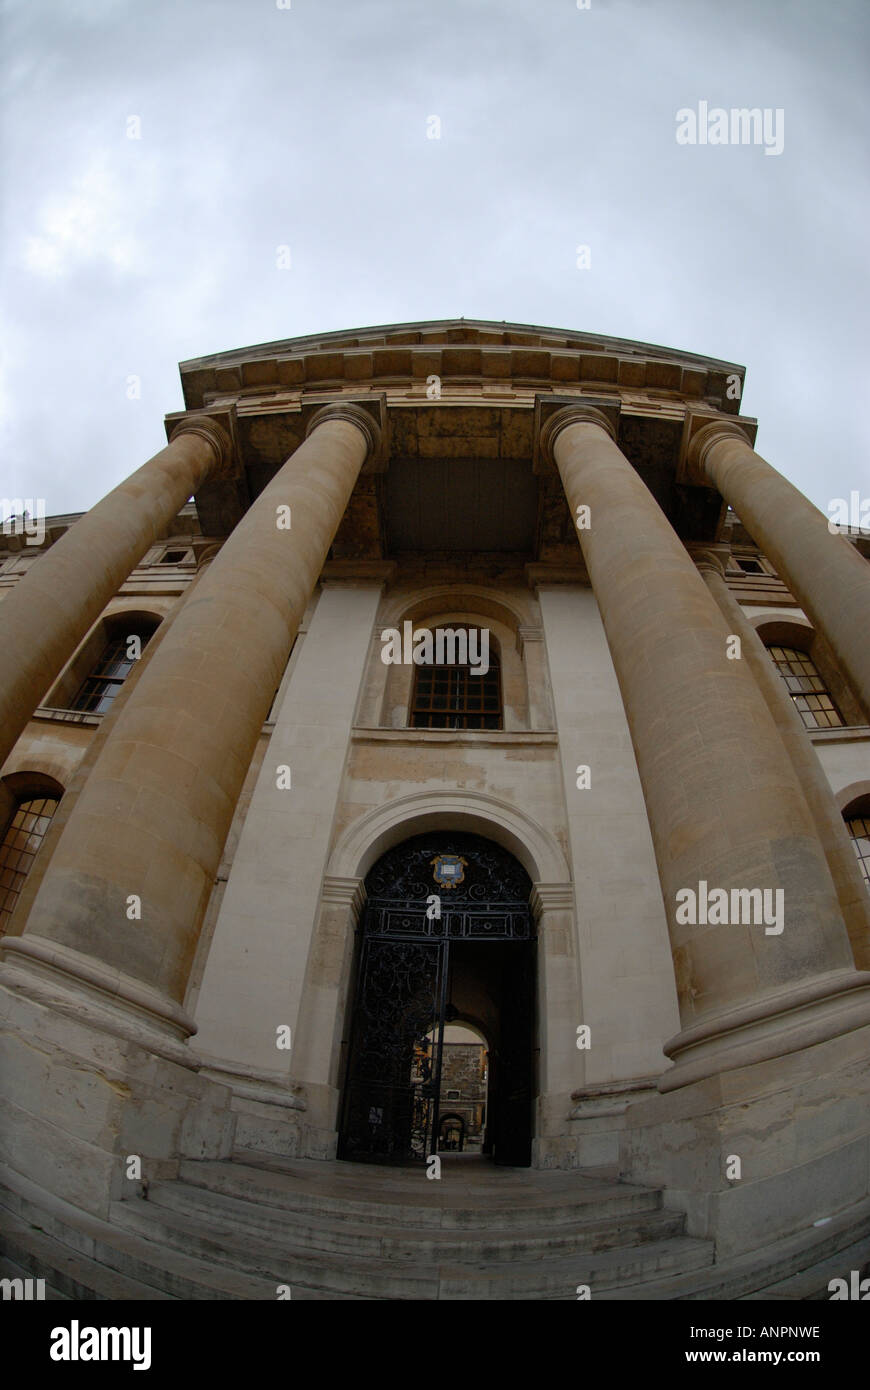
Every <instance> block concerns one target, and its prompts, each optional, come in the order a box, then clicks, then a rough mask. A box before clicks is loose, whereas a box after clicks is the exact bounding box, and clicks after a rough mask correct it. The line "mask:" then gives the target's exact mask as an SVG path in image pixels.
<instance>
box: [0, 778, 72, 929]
mask: <svg viewBox="0 0 870 1390" xmlns="http://www.w3.org/2000/svg"><path fill="white" fill-rule="evenodd" d="M57 800H58V799H57V797H56V796H43V797H37V798H36V799H35V800H32V801H22V802H20V803H19V806H18V810H17V811H16V812H15V815H14V816H13V817H12V821H11V823H10V825H9V829H8V830H7V831H6V834H5V835H4V837H3V843H2V845H0V936H2V935H3V933H4V932H5V931H6V928H7V926H8V924H9V918H10V917H11V916H12V909H13V908H14V906H15V904H16V902H17V901H18V894H19V893H20V892H21V889H22V887H23V885H24V880H25V879H26V878H27V875H28V873H29V872H30V866H31V864H32V863H33V857H34V855H35V854H36V851H37V850H38V849H39V846H40V845H41V844H42V837H43V836H44V834H45V832H46V830H47V829H48V827H49V825H50V823H51V818H52V816H53V815H54V812H55V808H56V806H57Z"/></svg>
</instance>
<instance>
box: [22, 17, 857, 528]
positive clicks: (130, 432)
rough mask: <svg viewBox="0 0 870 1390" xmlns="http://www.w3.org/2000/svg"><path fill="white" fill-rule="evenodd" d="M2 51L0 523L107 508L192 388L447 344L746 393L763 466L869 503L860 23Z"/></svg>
mask: <svg viewBox="0 0 870 1390" xmlns="http://www.w3.org/2000/svg"><path fill="white" fill-rule="evenodd" d="M0 50H2V59H0V190H2V250H0V315H2V340H0V341H2V349H0V351H2V356H0V498H9V499H14V498H19V497H20V498H25V499H26V498H42V499H44V506H45V511H46V513H47V514H48V515H58V514H62V513H65V512H69V511H82V510H84V509H86V508H87V507H89V506H91V505H93V503H94V502H96V501H97V500H98V499H99V498H100V497H101V496H102V495H104V494H105V492H107V491H108V490H109V489H110V488H112V487H113V486H115V485H116V484H117V483H118V482H120V481H121V480H122V479H123V478H124V477H125V476H126V475H127V474H128V473H130V472H132V471H133V470H134V469H135V468H138V467H139V466H140V465H141V464H142V463H144V462H145V460H146V459H147V458H148V457H150V456H151V455H152V454H153V453H155V452H156V451H157V450H158V449H160V448H162V447H163V445H164V444H165V432H164V428H163V416H164V414H165V413H166V412H168V411H172V410H179V409H181V408H183V401H182V397H181V388H180V382H179V376H178V368H177V364H178V362H179V361H182V360H185V359H187V358H190V357H197V356H201V355H207V354H209V353H214V352H220V351H227V350H230V349H233V348H238V347H243V346H247V345H251V344H256V343H260V342H269V341H274V340H277V339H283V338H289V337H294V336H296V335H299V334H306V333H318V332H323V331H329V330H336V329H343V328H354V327H360V326H367V325H374V324H385V323H391V322H405V321H408V320H418V319H441V318H452V317H454V316H456V317H458V316H464V317H466V318H478V319H493V320H496V321H501V320H507V321H508V322H511V321H512V322H518V323H531V324H539V325H544V326H547V327H556V328H566V329H573V330H578V331H584V332H592V333H600V334H605V335H610V336H614V337H622V338H631V339H638V340H641V341H644V342H650V343H658V344H663V345H665V346H668V347H672V348H678V349H682V350H685V351H691V352H698V353H701V354H705V355H708V356H712V357H717V358H723V359H726V360H729V361H733V362H737V363H740V364H743V365H745V367H746V369H747V376H746V390H745V394H744V399H743V406H742V409H743V412H744V413H745V414H747V415H751V416H756V417H758V419H759V422H760V428H759V433H758V439H757V444H756V447H757V449H758V451H759V452H760V453H762V454H763V455H764V456H765V457H766V458H768V459H769V460H770V462H771V463H773V464H774V466H775V467H777V468H778V469H779V470H780V472H782V473H784V474H785V475H786V476H787V477H788V478H790V479H791V480H792V482H794V483H795V484H796V485H797V486H798V487H799V488H801V490H802V491H804V492H805V493H806V494H807V495H808V496H809V497H811V498H812V500H813V501H814V502H815V503H816V504H817V505H818V506H820V507H821V508H822V510H827V509H828V506H829V503H830V501H831V499H833V498H835V497H848V496H849V494H850V492H851V491H853V490H858V492H859V493H860V494H861V496H862V497H866V496H867V495H868V494H870V461H868V457H870V454H868V447H867V411H866V408H865V402H866V400H867V396H868V391H867V371H868V361H867V357H868V349H867V333H866V329H865V323H866V320H867V308H868V293H867V273H866V263H867V258H868V231H867V228H868V223H870V198H868V157H867V129H868V106H870V80H868V73H870V3H868V0H825V3H823V4H820V3H817V2H816V0H814V2H813V3H808V2H806V3H805V0H728V2H727V3H726V0H655V2H654V0H634V2H632V0H581V3H580V4H578V0H0ZM700 103H707V110H708V111H709V112H712V111H713V110H714V109H715V108H723V109H724V110H725V111H727V112H730V110H731V109H732V108H742V107H750V108H759V109H761V110H762V111H766V112H767V113H768V115H769V120H770V125H769V133H770V137H771V138H769V139H767V140H766V141H763V142H762V143H756V144H752V143H743V144H741V143H730V140H729V143H727V144H726V143H713V142H712V140H711V141H709V142H708V143H705V144H702V143H700V141H698V142H697V143H694V144H691V143H681V142H680V140H678V138H677V137H678V132H679V130H680V128H681V127H682V130H683V133H684V134H685V133H686V132H687V130H688V129H689V127H688V124H687V120H686V117H685V116H682V117H678V113H679V112H686V111H692V112H693V113H695V114H696V115H697V116H698V119H699V120H700V110H701V107H700V105H699V104H700ZM777 112H779V113H781V114H780V115H779V116H777V114H776V113H777ZM433 118H437V120H434V119H433ZM777 122H778V124H777ZM775 131H776V132H778V134H777V139H776V140H774V139H773V135H774V132H775ZM726 133H727V132H726ZM434 137H437V138H434ZM714 138H715V137H714ZM780 143H781V145H782V148H781V150H780V151H779V152H770V153H768V149H770V150H771V151H774V150H775V149H776V147H777V145H778V144H780ZM578 247H587V248H588V252H587V253H578ZM279 248H289V252H288V251H286V250H285V251H281V250H280V249H279ZM288 259H289V266H287V265H286V262H287V261H288ZM281 262H284V263H285V264H284V265H282V264H281ZM586 262H588V264H587V263H586ZM134 379H135V380H134ZM4 514H5V513H4Z"/></svg>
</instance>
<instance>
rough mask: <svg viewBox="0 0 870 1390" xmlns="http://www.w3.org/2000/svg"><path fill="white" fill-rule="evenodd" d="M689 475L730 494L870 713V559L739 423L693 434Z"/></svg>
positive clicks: (721, 423)
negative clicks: (832, 526) (834, 528)
mask: <svg viewBox="0 0 870 1390" xmlns="http://www.w3.org/2000/svg"><path fill="white" fill-rule="evenodd" d="M686 462H687V468H688V472H689V476H690V477H691V478H693V479H694V480H695V481H698V482H708V483H709V484H710V485H712V486H713V487H715V488H716V489H717V490H718V491H719V492H720V493H721V494H722V496H723V497H724V498H725V500H726V502H729V503H730V504H731V506H732V507H733V508H734V510H735V511H736V512H737V515H738V516H739V517H740V520H741V521H742V522H743V524H744V526H745V527H746V529H747V531H749V533H750V535H751V536H752V537H753V539H754V540H755V541H756V542H757V544H758V545H759V546H760V547H761V549H762V550H763V551H764V553H765V555H767V556H768V558H769V559H770V560H772V561H773V563H774V565H775V566H776V568H777V570H778V571H779V573H780V575H781V576H782V578H783V579H784V580H785V581H786V583H787V584H788V586H789V588H790V589H791V591H792V593H793V594H794V595H795V597H796V598H797V600H798V602H799V603H800V605H801V607H802V608H803V610H804V612H805V613H806V614H807V616H808V617H809V618H810V619H811V620H812V622H813V623H814V624H815V626H816V627H818V628H819V629H820V630H821V631H822V632H823V633H824V634H825V637H826V638H827V640H828V642H829V643H830V645H831V647H832V649H833V651H834V654H835V656H836V658H837V661H838V662H839V664H840V667H841V669H842V671H843V673H844V674H845V675H846V676H847V678H848V679H849V681H850V682H851V684H852V687H853V690H854V692H855V694H856V695H857V697H858V699H859V700H860V701H861V703H862V705H863V706H864V713H865V715H866V716H867V718H868V719H870V640H868V634H870V564H868V563H867V561H866V560H865V558H864V556H863V555H860V554H859V553H858V551H857V550H856V549H855V547H854V546H853V545H850V544H849V542H848V541H847V540H846V539H845V537H844V536H840V535H832V534H831V532H830V531H829V530H828V522H827V519H826V518H825V517H824V516H823V515H822V513H821V512H820V511H819V510H818V508H817V507H814V506H813V504H812V502H810V501H809V500H808V498H806V497H804V495H803V493H802V492H798V490H797V488H796V487H794V486H793V485H792V484H791V483H790V482H788V481H787V480H786V479H785V478H783V476H782V474H781V473H777V471H776V469H775V468H772V467H771V465H770V464H769V463H768V462H767V461H766V460H765V459H763V458H762V457H761V456H760V455H759V454H756V452H755V450H754V449H753V448H752V447H751V446H750V444H749V441H748V440H747V438H746V435H745V434H744V432H743V430H742V429H741V428H740V426H739V424H737V423H736V422H734V421H729V420H715V421H712V422H711V423H710V424H709V425H704V427H703V428H702V429H700V430H699V431H698V433H697V434H696V435H695V436H694V437H693V439H692V440H691V442H690V444H689V448H688V453H687V458H686Z"/></svg>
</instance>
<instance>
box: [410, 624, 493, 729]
mask: <svg viewBox="0 0 870 1390" xmlns="http://www.w3.org/2000/svg"><path fill="white" fill-rule="evenodd" d="M479 650H480V647H478V651H479ZM475 669H476V668H475V667H473V666H470V665H469V666H452V665H446V664H445V665H443V666H436V665H431V666H416V667H415V668H414V692H413V695H412V697H411V719H410V727H411V728H412V729H500V728H501V727H502V704H501V666H500V663H499V659H498V653H497V652H496V651H495V649H494V645H493V644H492V643H490V651H489V670H488V671H487V673H486V675H485V676H478V675H475V674H474V671H475Z"/></svg>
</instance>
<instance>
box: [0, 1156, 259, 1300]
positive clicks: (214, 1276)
mask: <svg viewBox="0 0 870 1390" xmlns="http://www.w3.org/2000/svg"><path fill="white" fill-rule="evenodd" d="M0 1251H2V1252H3V1253H4V1254H8V1255H9V1256H10V1257H11V1258H13V1259H14V1260H15V1262H16V1263H19V1264H21V1265H22V1266H23V1267H24V1268H25V1269H26V1270H27V1272H28V1273H29V1274H31V1275H32V1276H33V1277H35V1278H45V1279H46V1280H48V1281H49V1282H50V1283H51V1284H52V1285H53V1286H54V1287H56V1288H60V1289H61V1290H63V1291H64V1292H66V1290H67V1287H69V1288H70V1289H71V1290H72V1292H71V1293H70V1297H72V1298H77V1299H88V1300H94V1299H123V1300H131V1301H138V1300H140V1299H147V1300H154V1299H196V1300H206V1299H221V1300H225V1299H246V1300H254V1299H256V1300H263V1299H269V1300H271V1299H274V1298H275V1286H274V1284H266V1283H264V1282H263V1281H262V1280H260V1279H256V1278H253V1277H251V1276H250V1275H247V1274H244V1273H242V1272H240V1271H237V1270H233V1269H229V1268H226V1267H225V1266H224V1265H221V1264H218V1265H210V1264H207V1263H204V1262H203V1261H201V1260H198V1259H196V1258H194V1257H191V1256H188V1255H186V1254H183V1253H182V1252H181V1251H178V1250H174V1249H171V1248H169V1247H166V1246H160V1245H155V1244H154V1243H153V1242H152V1241H150V1240H146V1239H143V1238H142V1237H140V1236H136V1235H133V1234H131V1233H130V1232H129V1231H126V1230H120V1229H118V1228H117V1227H116V1226H113V1225H111V1224H110V1223H109V1222H107V1221H101V1220H100V1219H99V1218H97V1217H94V1216H90V1215H88V1213H86V1212H82V1211H80V1210H79V1209H78V1208H77V1207H73V1206H71V1205H70V1204H69V1203H68V1202H64V1201H62V1200H61V1199H60V1198H57V1197H55V1196H53V1195H52V1194H48V1193H45V1192H43V1191H42V1189H40V1188H38V1187H36V1185H35V1184H33V1183H30V1182H29V1181H28V1180H27V1179H25V1178H23V1177H21V1175H20V1174H15V1175H10V1174H9V1170H8V1169H7V1170H5V1175H0ZM67 1279H68V1280H69V1284H68V1285H67Z"/></svg>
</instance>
